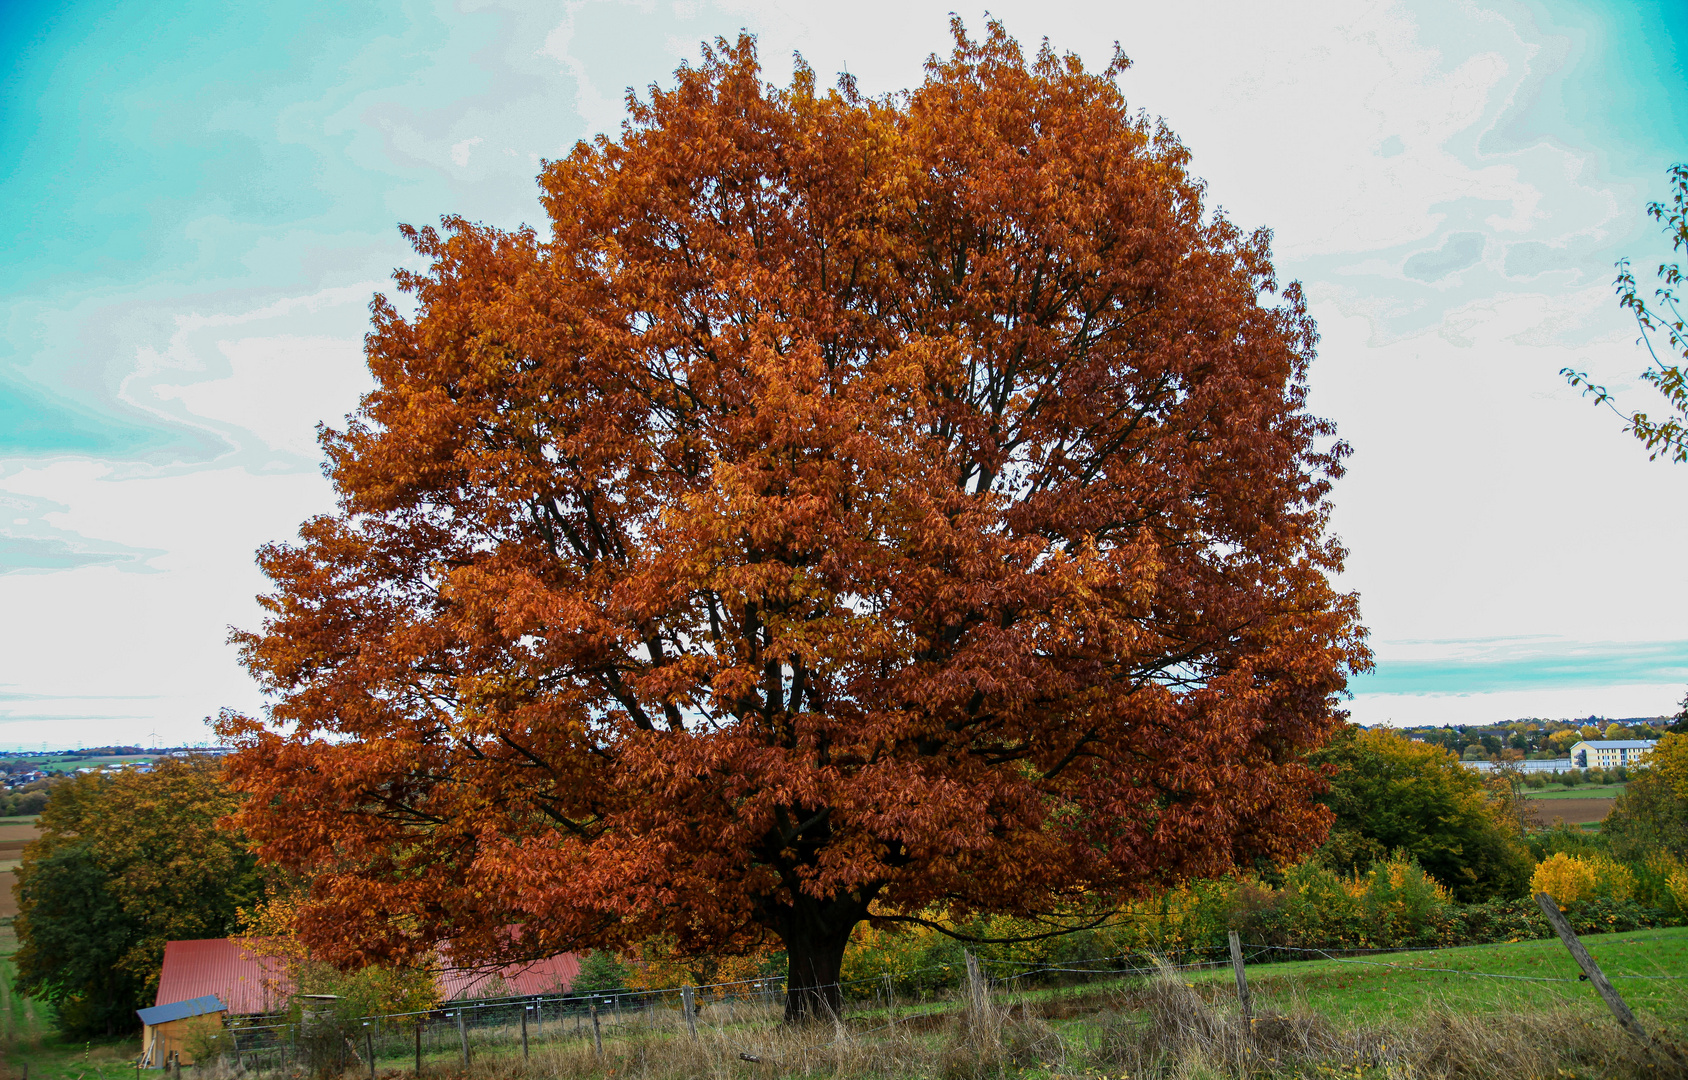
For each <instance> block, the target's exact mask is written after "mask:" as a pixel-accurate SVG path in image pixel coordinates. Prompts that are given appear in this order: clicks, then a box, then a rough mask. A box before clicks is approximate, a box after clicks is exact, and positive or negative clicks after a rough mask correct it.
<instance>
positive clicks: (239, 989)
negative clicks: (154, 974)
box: [154, 938, 293, 1015]
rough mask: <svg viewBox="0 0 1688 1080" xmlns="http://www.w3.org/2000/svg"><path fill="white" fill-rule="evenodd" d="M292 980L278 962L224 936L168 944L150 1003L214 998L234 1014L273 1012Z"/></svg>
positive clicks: (284, 999)
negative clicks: (213, 995)
mask: <svg viewBox="0 0 1688 1080" xmlns="http://www.w3.org/2000/svg"><path fill="white" fill-rule="evenodd" d="M292 993H293V982H292V980H291V979H289V978H288V977H287V970H286V968H285V966H284V965H283V964H282V963H281V961H279V960H277V959H276V958H275V957H272V956H264V955H261V954H260V953H256V952H254V951H252V950H251V949H249V948H248V947H247V946H246V945H244V944H242V943H241V942H238V941H234V940H231V939H229V938H201V939H199V940H197V941H169V942H166V943H165V945H164V969H163V970H162V971H160V972H159V975H158V1000H157V1001H155V1002H154V1004H155V1005H171V1004H174V1003H175V1002H178V1001H187V1000H188V999H190V998H196V997H204V996H205V995H206V994H215V995H217V996H218V997H219V998H222V999H223V1004H225V1005H227V1006H228V1010H229V1012H231V1013H234V1014H236V1015H251V1014H252V1013H266V1012H279V1011H280V1010H282V1009H284V1008H286V1007H287V998H288V996H289V995H290V994H292Z"/></svg>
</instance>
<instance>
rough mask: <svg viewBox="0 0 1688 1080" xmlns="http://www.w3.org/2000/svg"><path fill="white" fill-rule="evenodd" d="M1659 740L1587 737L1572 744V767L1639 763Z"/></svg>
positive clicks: (1587, 767) (1605, 767)
mask: <svg viewBox="0 0 1688 1080" xmlns="http://www.w3.org/2000/svg"><path fill="white" fill-rule="evenodd" d="M1657 742H1658V740H1657V739H1585V740H1584V741H1582V742H1579V743H1573V744H1572V745H1571V767H1572V768H1574V769H1615V768H1617V767H1618V766H1620V765H1638V764H1640V763H1641V761H1642V759H1644V758H1645V757H1646V756H1647V754H1648V752H1650V751H1651V750H1652V749H1653V746H1654V744H1656V743H1657Z"/></svg>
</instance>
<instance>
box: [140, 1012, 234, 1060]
mask: <svg viewBox="0 0 1688 1080" xmlns="http://www.w3.org/2000/svg"><path fill="white" fill-rule="evenodd" d="M227 1011H228V1008H227V1007H226V1006H225V1005H224V1004H223V1002H222V1000H221V999H219V998H218V997H217V995H216V994H206V995H205V996H204V997H196V998H189V999H188V1000H186V1001H175V1002H171V1003H170V1004H169V1005H154V1006H153V1007H152V1008H150V1009H136V1010H135V1015H136V1016H139V1017H140V1018H141V1023H142V1024H143V1025H144V1027H143V1029H142V1032H141V1046H142V1048H143V1049H142V1052H141V1065H142V1066H143V1067H145V1068H149V1069H162V1068H164V1067H165V1066H166V1065H168V1064H169V1063H170V1055H171V1054H174V1055H176V1060H177V1061H178V1062H180V1063H181V1064H183V1065H192V1064H193V1055H192V1054H190V1053H188V1049H187V1046H186V1039H187V1033H188V1029H189V1028H190V1027H192V1026H193V1025H194V1024H196V1023H201V1024H202V1023H205V1022H207V1021H210V1022H212V1023H217V1024H221V1023H222V1022H223V1014H224V1013H225V1012H227Z"/></svg>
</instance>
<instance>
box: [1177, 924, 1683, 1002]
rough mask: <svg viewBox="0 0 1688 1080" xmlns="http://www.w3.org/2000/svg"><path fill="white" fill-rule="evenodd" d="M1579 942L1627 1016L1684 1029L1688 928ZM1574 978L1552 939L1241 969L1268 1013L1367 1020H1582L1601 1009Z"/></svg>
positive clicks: (1216, 975)
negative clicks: (1570, 1011) (1537, 1013)
mask: <svg viewBox="0 0 1688 1080" xmlns="http://www.w3.org/2000/svg"><path fill="white" fill-rule="evenodd" d="M1583 943H1584V944H1585V945H1587V946H1588V951H1589V954H1590V955H1592V956H1593V957H1594V960H1595V962H1596V963H1598V964H1599V965H1600V969H1601V971H1603V972H1605V973H1606V975H1607V976H1608V977H1609V978H1610V979H1611V981H1612V985H1613V986H1615V987H1616V988H1617V990H1618V993H1620V994H1622V995H1623V997H1624V1000H1625V1001H1626V1002H1628V1004H1629V1006H1630V1007H1631V1008H1632V1009H1634V1010H1636V1011H1637V1012H1638V1013H1648V1014H1651V1015H1653V1016H1656V1017H1658V1018H1659V1019H1661V1020H1663V1021H1665V1022H1666V1023H1667V1024H1670V1025H1672V1026H1682V1025H1685V1024H1688V978H1685V976H1688V927H1674V928H1671V929H1668V930H1638V931H1636V932H1634V933H1629V934H1598V935H1591V936H1589V937H1585V938H1584V939H1583ZM1443 969H1452V970H1443ZM1477 973H1484V974H1487V975H1506V976H1513V978H1504V979H1501V978H1485V977H1481V976H1480V975H1478V974H1477ZM1579 974H1580V970H1579V969H1578V967H1577V965H1576V963H1575V962H1574V961H1573V960H1572V959H1571V956H1570V954H1569V953H1568V952H1566V950H1565V946H1564V945H1562V944H1561V943H1560V942H1559V941H1558V939H1553V940H1547V941H1523V942H1518V943H1517V944H1511V945H1473V946H1469V947H1466V948H1458V949H1437V950H1434V951H1428V952H1410V953H1386V954H1379V955H1375V956H1355V957H1343V958H1342V959H1341V960H1340V961H1336V960H1315V961H1311V962H1297V963H1287V964H1261V965H1249V967H1248V977H1249V985H1250V987H1251V989H1252V990H1253V991H1254V993H1255V994H1256V995H1257V996H1258V997H1259V998H1260V999H1261V1000H1262V1001H1263V1002H1266V1003H1267V1004H1268V1005H1270V1006H1271V1007H1274V1008H1280V1009H1286V1010H1287V1009H1288V1008H1289V1007H1290V1005H1291V1004H1293V1003H1295V1002H1298V1001H1299V1002H1302V1003H1305V1004H1306V1005H1308V1006H1310V1007H1312V1008H1313V1009H1316V1010H1318V1011H1320V1012H1323V1013H1326V1014H1328V1015H1331V1016H1341V1017H1343V1018H1345V1019H1348V1020H1366V1021H1372V1020H1384V1019H1394V1020H1405V1019H1410V1018H1411V1017H1413V1016H1415V1015H1417V1014H1419V1013H1422V1012H1423V1011H1424V1009H1425V1007H1426V1005H1427V1003H1430V1002H1435V1003H1439V1004H1442V1005H1445V1006H1447V1007H1448V1008H1449V1009H1450V1010H1452V1011H1455V1012H1461V1013H1464V1012H1503V1011H1505V1012H1529V1011H1533V1010H1538V1009H1541V1008H1543V1007H1545V1006H1548V1005H1554V1004H1568V1005H1572V1006H1575V1007H1578V1008H1586V1009H1587V1010H1588V1011H1589V1014H1590V1016H1591V1017H1596V1018H1598V1017H1599V1016H1601V1015H1604V1014H1605V1006H1604V1005H1603V1004H1602V1003H1601V1001H1600V999H1599V998H1598V997H1597V996H1596V995H1595V993H1594V990H1593V988H1592V987H1591V986H1590V985H1589V984H1588V983H1586V982H1580V981H1578V978H1577V977H1578V975H1579ZM1635 976H1674V978H1656V977H1650V978H1636V977H1635ZM1521 977H1527V978H1531V979H1544V978H1545V979H1562V980H1565V981H1564V982H1532V981H1526V979H1525V978H1521ZM1231 978H1232V976H1231V972H1230V970H1229V969H1223V970H1218V971H1208V972H1202V973H1200V975H1199V976H1192V977H1191V981H1192V982H1199V981H1202V980H1206V981H1208V982H1213V981H1218V982H1219V983H1220V984H1221V985H1222V986H1230V985H1232V984H1231Z"/></svg>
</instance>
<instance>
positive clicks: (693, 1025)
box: [680, 986, 697, 1040]
mask: <svg viewBox="0 0 1688 1080" xmlns="http://www.w3.org/2000/svg"><path fill="white" fill-rule="evenodd" d="M680 1011H681V1012H683V1013H685V1014H686V1030H688V1031H690V1032H691V1033H692V1038H693V1039H694V1040H695V1039H696V1038H697V1010H696V1008H695V1007H694V1006H693V1005H692V988H691V987H689V986H682V987H680Z"/></svg>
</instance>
